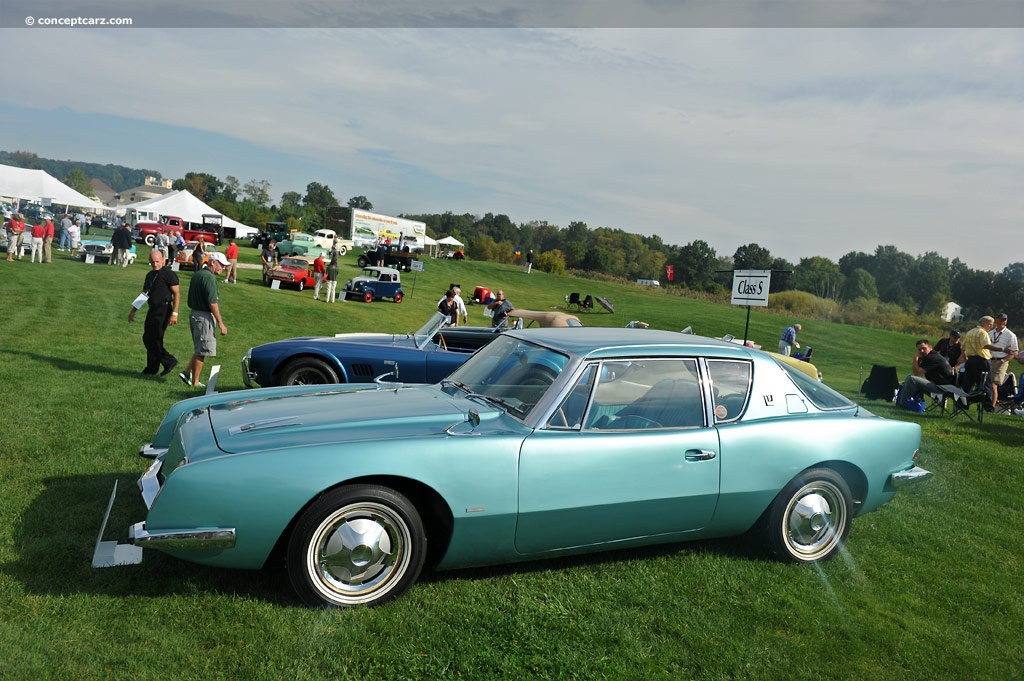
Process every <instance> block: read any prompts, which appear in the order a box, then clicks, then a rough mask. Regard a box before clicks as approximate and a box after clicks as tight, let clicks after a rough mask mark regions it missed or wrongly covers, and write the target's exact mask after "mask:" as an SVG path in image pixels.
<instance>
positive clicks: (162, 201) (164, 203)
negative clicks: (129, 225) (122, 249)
mask: <svg viewBox="0 0 1024 681" xmlns="http://www.w3.org/2000/svg"><path fill="white" fill-rule="evenodd" d="M122 208H123V209H124V210H125V211H126V213H127V211H130V210H135V211H139V212H148V213H156V214H157V215H174V216H176V217H179V218H181V219H182V220H184V221H186V222H194V223H197V224H202V222H203V215H220V216H221V217H222V218H223V221H224V229H225V233H226V234H227V235H228V237H229V238H232V237H231V232H230V231H228V230H229V228H233V229H234V237H233V238H236V239H249V238H252V237H253V236H255V235H257V234H259V230H258V229H256V228H255V227H249V226H248V225H243V224H242V223H241V222H239V221H238V220H232V219H231V218H229V217H228V216H226V215H224V214H223V213H221V212H220V211H217V210H214V209H213V208H210V207H209V206H207V205H206V204H205V203H203V202H202V201H200V200H199V199H197V198H196V197H194V196H192V194H190V193H189V192H188V191H187V190H185V189H182V190H180V191H173V192H170V193H169V194H164V195H163V196H156V197H154V198H152V199H146V200H145V201H139V202H137V203H130V204H128V205H127V206H122Z"/></svg>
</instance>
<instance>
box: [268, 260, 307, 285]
mask: <svg viewBox="0 0 1024 681" xmlns="http://www.w3.org/2000/svg"><path fill="white" fill-rule="evenodd" d="M275 279H276V280H277V281H279V282H281V284H290V285H292V286H297V287H298V288H299V290H300V291H301V290H302V289H304V288H306V287H307V286H312V285H313V284H315V283H316V279H314V278H313V261H312V260H311V259H309V258H302V257H299V256H294V255H293V256H290V257H287V258H282V259H281V264H280V265H278V266H277V267H275V268H274V269H272V270H270V280H269V281H268V282H267V283H268V284H270V285H273V282H274V280H275Z"/></svg>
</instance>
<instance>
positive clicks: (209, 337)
mask: <svg viewBox="0 0 1024 681" xmlns="http://www.w3.org/2000/svg"><path fill="white" fill-rule="evenodd" d="M188 323H189V327H191V329H192V343H193V345H194V346H195V355H196V356H197V357H213V356H214V355H216V354H217V320H216V319H214V317H213V313H212V312H200V311H198V310H192V314H190V315H189V318H188Z"/></svg>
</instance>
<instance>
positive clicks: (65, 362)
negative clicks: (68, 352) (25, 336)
mask: <svg viewBox="0 0 1024 681" xmlns="http://www.w3.org/2000/svg"><path fill="white" fill-rule="evenodd" d="M139 329H140V331H141V329H142V327H141V326H140V327H139ZM140 344H141V336H140ZM6 352H7V354H9V355H15V356H21V357H24V358H26V359H31V360H33V361H36V362H42V363H45V364H49V365H51V366H52V367H53V368H54V369H57V370H59V371H65V372H67V371H80V372H82V373H88V374H109V375H111V376H123V377H131V378H140V375H139V371H141V368H140V369H125V368H122V367H114V366H103V365H101V364H87V363H85V362H76V361H75V360H73V359H68V358H67V357H61V356H60V355H42V354H39V353H38V352H30V351H27V350H17V349H13V350H11V349H9V350H7V351H6ZM110 357H111V358H113V357H114V355H110ZM141 378H147V377H145V376H142V377H141ZM111 484H113V483H111Z"/></svg>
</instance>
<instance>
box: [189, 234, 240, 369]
mask: <svg viewBox="0 0 1024 681" xmlns="http://www.w3.org/2000/svg"><path fill="white" fill-rule="evenodd" d="M227 266H228V259H227V257H226V256H225V255H224V254H223V253H219V252H217V251H214V252H213V253H210V254H209V258H208V260H207V261H206V264H204V265H203V266H202V267H201V268H200V269H199V270H198V271H197V272H196V273H195V274H194V275H192V282H191V283H190V284H189V287H188V306H189V308H190V309H191V310H192V312H191V313H190V314H189V327H190V328H191V329H192V344H193V345H194V350H193V354H192V359H190V360H189V362H188V367H187V368H186V370H185V371H183V372H181V373H180V374H178V378H180V379H181V380H182V382H184V383H185V385H187V386H189V387H190V388H204V387H206V386H204V385H203V384H202V383H200V382H199V376H200V374H202V372H203V364H204V363H205V362H206V358H207V357H213V356H215V355H216V354H217V329H218V328H219V329H220V335H222V336H226V335H228V327H226V326H224V319H223V318H222V317H221V315H220V294H219V293H218V291H217V277H218V276H219V275H220V273H221V272H223V271H224V268H226V267H227Z"/></svg>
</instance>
